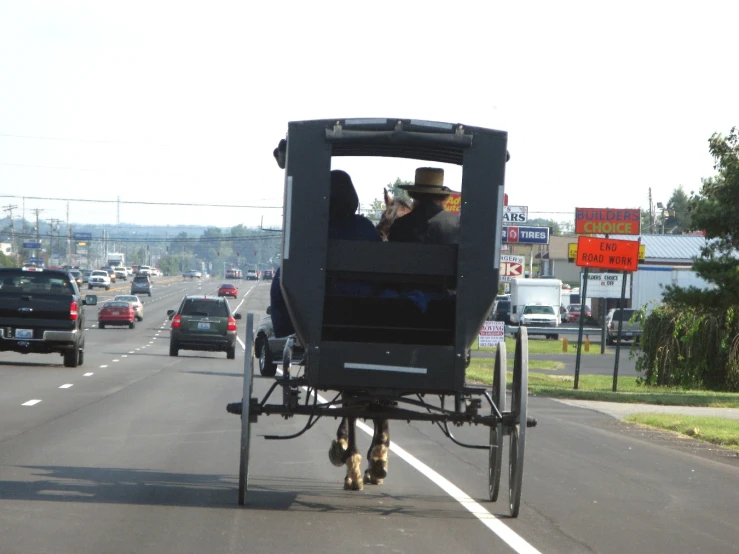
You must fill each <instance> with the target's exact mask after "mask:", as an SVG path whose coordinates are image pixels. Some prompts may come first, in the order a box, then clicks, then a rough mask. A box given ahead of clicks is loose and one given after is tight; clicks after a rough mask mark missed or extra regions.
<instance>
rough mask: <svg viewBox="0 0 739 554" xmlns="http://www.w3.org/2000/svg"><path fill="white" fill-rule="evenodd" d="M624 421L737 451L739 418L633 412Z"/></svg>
mask: <svg viewBox="0 0 739 554" xmlns="http://www.w3.org/2000/svg"><path fill="white" fill-rule="evenodd" d="M625 421H629V422H632V423H639V424H641V425H647V426H649V427H656V428H659V429H667V430H668V431H675V432H676V433H680V434H681V435H686V436H689V437H692V438H694V439H699V440H702V441H706V442H710V443H711V444H715V445H716V446H720V447H722V448H729V449H731V450H737V451H739V420H737V419H722V418H720V417H702V416H686V415H676V414H634V415H632V416H628V417H627V418H625Z"/></svg>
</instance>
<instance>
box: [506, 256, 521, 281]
mask: <svg viewBox="0 0 739 554" xmlns="http://www.w3.org/2000/svg"><path fill="white" fill-rule="evenodd" d="M525 262H526V260H525V258H524V257H523V256H511V255H508V254H504V255H502V256H501V257H500V280H501V281H512V280H513V279H515V278H516V277H523V267H524V264H525Z"/></svg>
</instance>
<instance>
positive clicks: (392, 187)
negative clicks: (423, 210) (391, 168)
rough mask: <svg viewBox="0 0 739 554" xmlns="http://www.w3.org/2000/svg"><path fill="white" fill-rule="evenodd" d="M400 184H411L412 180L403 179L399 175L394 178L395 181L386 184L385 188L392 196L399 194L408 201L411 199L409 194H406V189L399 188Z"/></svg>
mask: <svg viewBox="0 0 739 554" xmlns="http://www.w3.org/2000/svg"><path fill="white" fill-rule="evenodd" d="M400 185H409V186H410V185H413V181H403V180H402V179H401V178H400V177H398V178H397V179H395V182H394V183H392V184H389V185H386V188H387V189H388V192H389V193H390V195H391V196H392V197H393V198H394V197H396V196H400V197H401V198H405V199H406V200H408V202H410V201H411V199H410V196H408V191H406V190H404V189H402V188H400Z"/></svg>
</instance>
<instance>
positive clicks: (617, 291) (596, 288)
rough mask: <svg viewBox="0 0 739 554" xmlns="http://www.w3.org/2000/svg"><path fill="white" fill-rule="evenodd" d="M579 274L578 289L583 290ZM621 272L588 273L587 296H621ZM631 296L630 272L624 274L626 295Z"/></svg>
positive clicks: (581, 277) (582, 276) (622, 276)
mask: <svg viewBox="0 0 739 554" xmlns="http://www.w3.org/2000/svg"><path fill="white" fill-rule="evenodd" d="M584 277H585V275H584V274H583V275H581V276H580V290H583V279H584ZM623 278H624V274H623V273H588V298H621V286H622V281H623ZM624 298H631V273H627V274H626V296H625V297H624Z"/></svg>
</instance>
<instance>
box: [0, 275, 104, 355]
mask: <svg viewBox="0 0 739 554" xmlns="http://www.w3.org/2000/svg"><path fill="white" fill-rule="evenodd" d="M96 304H97V296H95V295H93V294H88V295H87V296H84V297H83V296H82V295H81V294H80V290H79V288H77V283H76V282H75V280H74V278H72V276H71V275H70V274H69V272H67V271H66V270H53V269H41V268H20V267H16V268H0V351H12V352H20V353H22V354H30V353H37V354H49V353H52V352H58V353H59V354H61V355H62V356H64V365H65V366H66V367H77V366H78V365H81V364H82V362H83V361H84V348H85V335H84V331H85V312H84V309H83V308H84V306H94V305H96Z"/></svg>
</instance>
